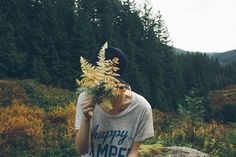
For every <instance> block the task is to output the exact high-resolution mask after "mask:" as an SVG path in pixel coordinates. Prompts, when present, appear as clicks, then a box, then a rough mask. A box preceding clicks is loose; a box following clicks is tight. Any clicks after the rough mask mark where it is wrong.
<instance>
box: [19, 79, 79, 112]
mask: <svg viewBox="0 0 236 157" xmlns="http://www.w3.org/2000/svg"><path fill="white" fill-rule="evenodd" d="M20 85H21V86H22V87H23V88H24V89H25V91H26V94H27V96H28V98H29V99H28V103H32V104H37V106H39V107H42V108H44V110H46V111H48V110H49V109H50V108H51V107H53V106H64V105H65V104H68V103H69V102H71V101H75V100H76V94H75V93H74V92H71V91H69V90H65V89H60V88H54V87H47V86H45V85H43V84H40V83H38V82H36V81H34V80H24V81H20Z"/></svg>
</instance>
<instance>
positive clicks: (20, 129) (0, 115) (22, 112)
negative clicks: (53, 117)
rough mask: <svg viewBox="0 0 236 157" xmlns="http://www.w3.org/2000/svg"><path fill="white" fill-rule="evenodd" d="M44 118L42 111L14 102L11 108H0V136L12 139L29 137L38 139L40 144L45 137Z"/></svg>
mask: <svg viewBox="0 0 236 157" xmlns="http://www.w3.org/2000/svg"><path fill="white" fill-rule="evenodd" d="M43 117H44V112H43V110H42V109H40V108H37V107H27V106H25V105H23V104H21V103H20V102H18V101H14V102H13V104H12V105H11V106H9V107H0V124H1V127H0V134H1V135H2V136H4V137H11V138H14V137H15V138H18V137H23V136H29V137H32V138H36V139H38V140H37V141H38V142H39V143H40V142H41V141H42V137H43V126H44V123H43Z"/></svg>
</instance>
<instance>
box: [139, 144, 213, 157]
mask: <svg viewBox="0 0 236 157" xmlns="http://www.w3.org/2000/svg"><path fill="white" fill-rule="evenodd" d="M139 156H140V157H210V155H208V154H206V153H203V152H200V151H198V150H195V149H191V148H187V147H176V146H172V147H163V146H162V145H160V144H154V145H141V147H140V150H139Z"/></svg>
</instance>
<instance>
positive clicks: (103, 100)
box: [76, 42, 125, 111]
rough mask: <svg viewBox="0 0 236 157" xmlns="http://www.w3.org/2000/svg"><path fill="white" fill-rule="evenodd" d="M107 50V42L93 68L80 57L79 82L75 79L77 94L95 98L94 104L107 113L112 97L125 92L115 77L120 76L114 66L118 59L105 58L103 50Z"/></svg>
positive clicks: (110, 107)
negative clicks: (82, 93) (101, 107)
mask: <svg viewBox="0 0 236 157" xmlns="http://www.w3.org/2000/svg"><path fill="white" fill-rule="evenodd" d="M107 48H108V44H107V42H106V43H105V44H104V45H103V46H102V48H101V50H100V51H99V53H98V59H99V60H98V62H97V66H94V65H92V64H90V63H89V62H87V61H86V59H84V58H83V57H82V56H81V57H80V63H81V70H82V73H83V74H82V75H81V80H78V79H76V82H77V84H78V86H79V87H78V89H77V93H78V94H80V93H81V92H85V93H86V94H88V95H92V96H95V98H96V103H97V104H100V105H102V106H103V108H105V109H107V110H108V111H109V110H111V109H112V108H113V107H112V102H111V101H112V98H113V97H114V96H119V95H123V93H124V92H125V90H124V89H122V88H120V87H123V86H124V84H123V83H121V82H120V81H119V80H118V79H117V78H116V77H117V76H120V75H119V74H117V73H116V71H117V70H119V68H118V67H116V65H118V64H119V59H118V58H117V57H114V58H113V59H112V60H110V59H108V60H106V58H105V53H106V52H105V49H107Z"/></svg>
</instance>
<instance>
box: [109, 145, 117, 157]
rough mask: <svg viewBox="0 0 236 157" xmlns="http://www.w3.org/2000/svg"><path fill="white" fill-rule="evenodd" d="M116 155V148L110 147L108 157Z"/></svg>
mask: <svg viewBox="0 0 236 157" xmlns="http://www.w3.org/2000/svg"><path fill="white" fill-rule="evenodd" d="M116 154H117V147H116V146H113V145H110V149H109V157H111V156H116Z"/></svg>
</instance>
